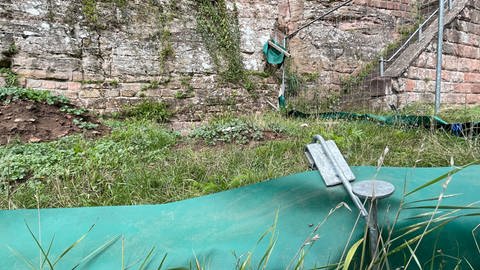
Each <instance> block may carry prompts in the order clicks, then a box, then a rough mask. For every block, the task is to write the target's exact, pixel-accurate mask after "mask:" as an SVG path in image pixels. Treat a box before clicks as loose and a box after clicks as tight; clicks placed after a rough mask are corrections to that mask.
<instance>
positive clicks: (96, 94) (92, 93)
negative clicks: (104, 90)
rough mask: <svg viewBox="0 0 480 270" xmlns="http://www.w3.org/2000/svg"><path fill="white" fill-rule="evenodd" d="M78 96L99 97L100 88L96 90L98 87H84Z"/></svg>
mask: <svg viewBox="0 0 480 270" xmlns="http://www.w3.org/2000/svg"><path fill="white" fill-rule="evenodd" d="M79 97H80V98H89V99H92V98H99V97H101V95H100V90H98V89H84V90H82V91H80V93H79ZM90 104H91V103H90Z"/></svg>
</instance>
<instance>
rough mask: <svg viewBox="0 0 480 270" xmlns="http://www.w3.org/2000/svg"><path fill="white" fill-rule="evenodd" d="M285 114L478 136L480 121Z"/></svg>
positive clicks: (415, 117)
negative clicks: (455, 121)
mask: <svg viewBox="0 0 480 270" xmlns="http://www.w3.org/2000/svg"><path fill="white" fill-rule="evenodd" d="M287 116H290V117H299V118H320V119H344V120H365V121H374V122H377V123H380V124H385V125H397V126H402V127H408V128H416V127H424V128H427V129H431V128H434V129H443V130H445V131H447V132H451V133H452V134H454V135H455V136H478V135H479V134H480V122H466V123H448V122H446V121H445V120H443V119H441V118H440V117H438V116H424V115H400V114H398V115H391V116H381V115H375V114H359V113H350V112H326V113H316V114H308V113H303V112H300V111H296V110H291V111H288V112H287Z"/></svg>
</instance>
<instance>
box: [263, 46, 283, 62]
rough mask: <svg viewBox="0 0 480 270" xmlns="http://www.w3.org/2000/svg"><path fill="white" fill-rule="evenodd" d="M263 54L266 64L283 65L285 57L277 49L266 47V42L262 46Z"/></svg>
mask: <svg viewBox="0 0 480 270" xmlns="http://www.w3.org/2000/svg"><path fill="white" fill-rule="evenodd" d="M273 42H274V43H275V44H276V45H278V46H279V47H281V48H283V49H285V48H284V47H283V46H281V45H280V44H278V43H276V42H275V41H273ZM285 51H286V49H285ZM263 54H264V55H265V57H266V58H267V62H268V63H269V64H272V65H279V64H281V63H283V60H284V58H285V55H284V54H283V53H282V52H280V51H278V50H277V49H275V48H273V47H271V46H270V45H268V42H267V43H265V45H264V46H263Z"/></svg>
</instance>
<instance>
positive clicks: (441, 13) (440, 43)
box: [434, 0, 445, 115]
mask: <svg viewBox="0 0 480 270" xmlns="http://www.w3.org/2000/svg"><path fill="white" fill-rule="evenodd" d="M439 1H440V4H439V8H438V41H437V76H436V80H435V112H434V114H435V115H437V114H438V113H439V111H440V98H441V94H440V92H441V90H442V56H443V19H444V18H443V16H444V13H445V12H444V10H445V7H444V2H443V1H444V0H439Z"/></svg>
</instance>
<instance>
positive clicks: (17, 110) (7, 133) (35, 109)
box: [0, 100, 108, 145]
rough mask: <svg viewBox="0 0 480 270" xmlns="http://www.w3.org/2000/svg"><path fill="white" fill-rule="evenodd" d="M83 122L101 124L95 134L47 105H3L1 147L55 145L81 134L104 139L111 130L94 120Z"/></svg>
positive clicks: (86, 117) (0, 110)
mask: <svg viewBox="0 0 480 270" xmlns="http://www.w3.org/2000/svg"><path fill="white" fill-rule="evenodd" d="M82 118H83V119H84V120H85V121H88V122H90V123H94V124H98V127H97V128H95V129H92V130H85V129H81V128H79V127H78V126H77V125H75V124H74V122H73V120H74V119H75V116H73V115H70V114H68V113H65V112H62V111H60V108H59V107H57V106H54V105H48V104H46V103H39V102H32V101H27V100H15V101H12V102H11V103H9V104H3V103H0V145H3V144H7V143H9V142H12V141H15V140H20V141H22V142H42V141H52V140H56V139H58V138H61V137H64V136H67V135H70V134H73V133H79V132H83V133H85V134H86V135H87V136H100V135H102V134H105V133H107V132H108V128H107V127H106V126H104V125H102V124H101V123H100V122H99V121H97V120H96V119H94V117H92V116H90V115H82Z"/></svg>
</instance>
